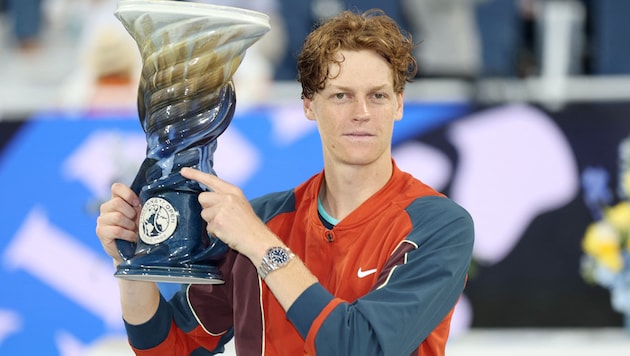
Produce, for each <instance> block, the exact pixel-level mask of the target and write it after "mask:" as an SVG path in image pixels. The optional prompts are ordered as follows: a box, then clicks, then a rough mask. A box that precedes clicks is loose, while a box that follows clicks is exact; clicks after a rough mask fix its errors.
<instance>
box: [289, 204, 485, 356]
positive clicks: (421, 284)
mask: <svg viewBox="0 0 630 356" xmlns="http://www.w3.org/2000/svg"><path fill="white" fill-rule="evenodd" d="M418 211H422V212H423V213H422V214H417V213H416V212H418ZM408 213H409V215H410V217H411V219H412V223H413V229H412V231H411V232H410V234H409V236H408V237H407V240H405V242H403V243H402V244H401V245H400V246H399V247H398V248H397V249H396V251H395V252H394V254H393V255H392V256H391V258H390V259H389V260H388V262H387V263H386V265H385V267H384V270H383V271H381V273H380V277H379V281H378V282H377V284H376V285H375V286H374V288H373V289H372V291H370V292H369V293H368V294H366V295H365V296H363V297H361V298H359V299H358V300H356V301H355V302H352V303H349V302H347V301H343V300H340V299H337V298H334V296H332V295H330V293H328V292H327V291H326V290H324V289H323V287H321V286H320V285H315V286H313V287H312V288H310V289H308V290H307V291H306V292H305V293H304V294H302V295H301V296H300V297H299V298H298V299H297V300H296V301H295V303H294V304H293V306H292V307H291V309H290V310H289V312H288V313H287V316H288V318H289V319H290V320H291V321H292V322H293V323H294V324H295V325H296V327H297V328H298V330H299V331H300V333H301V334H302V335H303V337H305V339H306V341H307V345H306V347H307V350H308V351H311V352H312V353H315V352H317V353H318V354H319V353H322V354H326V355H337V354H339V355H344V354H349V352H350V351H349V350H352V352H353V353H354V352H357V354H361V355H373V354H385V355H408V354H410V353H411V352H412V351H413V350H414V349H416V348H417V347H418V345H420V343H422V342H423V340H428V339H427V337H428V336H429V335H430V334H431V333H432V332H433V331H434V330H435V329H436V327H438V325H440V324H441V323H442V321H443V320H444V319H445V317H447V316H448V315H449V313H450V312H451V310H452V309H453V307H454V305H455V303H456V302H457V300H458V298H459V296H460V295H461V293H462V291H463V288H464V283H465V279H466V273H467V270H468V266H469V264H470V260H471V256H472V245H473V225H472V220H471V219H470V216H469V215H468V214H467V213H466V212H465V211H464V210H463V209H461V208H460V207H458V206H457V205H455V204H454V203H452V202H451V201H449V200H447V199H443V198H438V197H429V198H422V199H419V200H418V201H417V202H416V203H414V204H413V205H412V206H411V207H410V208H409V209H408ZM313 309H317V310H313ZM446 322H448V320H447V321H446ZM442 327H444V328H448V324H442V325H440V327H439V328H442ZM442 331H443V332H444V334H443V336H444V337H446V335H447V334H446V332H447V331H448V329H446V330H442ZM441 342H442V343H443V342H445V340H442V341H441ZM438 346H439V345H438ZM442 346H443V345H442Z"/></svg>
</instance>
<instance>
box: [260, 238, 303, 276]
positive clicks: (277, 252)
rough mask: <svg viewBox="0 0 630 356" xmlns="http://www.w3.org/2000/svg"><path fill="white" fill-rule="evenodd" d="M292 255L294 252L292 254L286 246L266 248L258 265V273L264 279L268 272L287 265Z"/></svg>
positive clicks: (293, 255)
mask: <svg viewBox="0 0 630 356" xmlns="http://www.w3.org/2000/svg"><path fill="white" fill-rule="evenodd" d="M294 257H295V254H293V252H291V250H290V249H289V248H288V247H283V246H273V247H270V248H268V249H267V251H266V252H265V254H264V255H263V257H262V259H261V261H260V264H259V265H258V268H257V271H258V275H259V276H260V278H262V279H263V280H264V279H265V278H267V275H268V274H269V273H271V272H273V271H276V270H278V269H280V268H283V267H285V266H286V265H288V264H289V262H291V260H293V258H294Z"/></svg>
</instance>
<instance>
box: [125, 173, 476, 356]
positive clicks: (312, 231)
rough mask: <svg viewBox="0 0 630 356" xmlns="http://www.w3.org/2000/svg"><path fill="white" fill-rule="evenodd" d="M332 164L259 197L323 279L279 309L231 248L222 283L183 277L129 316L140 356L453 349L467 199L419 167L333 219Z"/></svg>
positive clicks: (466, 252)
mask: <svg viewBox="0 0 630 356" xmlns="http://www.w3.org/2000/svg"><path fill="white" fill-rule="evenodd" d="M323 177H324V176H323V172H321V173H319V174H317V175H315V176H313V177H312V178H310V179H309V180H308V181H306V182H305V183H303V184H301V185H300V186H298V187H296V188H295V189H292V190H289V191H285V192H278V193H271V194H269V195H266V196H263V197H260V198H257V199H254V200H253V201H252V206H253V207H254V209H255V211H256V212H257V214H258V215H259V216H260V218H261V219H262V220H263V221H264V222H265V223H266V224H267V226H268V227H269V228H270V229H271V230H272V231H273V232H274V233H275V234H276V235H278V237H280V238H281V239H282V240H283V241H284V243H285V244H286V245H287V246H288V247H289V248H291V250H292V251H293V252H294V253H295V254H296V255H298V256H299V257H300V259H301V260H302V261H303V262H304V263H305V264H306V266H307V267H308V268H309V269H310V271H311V272H312V273H313V274H314V275H315V276H316V277H317V278H318V280H319V282H318V283H316V284H314V285H313V286H311V287H309V288H308V289H307V290H306V291H304V292H303V293H302V295H300V296H299V298H298V299H297V300H296V301H295V303H294V304H293V305H292V306H291V308H290V309H289V310H288V312H286V313H285V311H284V310H283V309H282V307H281V306H280V304H279V303H278V301H277V300H276V299H275V297H274V296H273V294H272V293H271V292H270V291H269V289H268V288H267V286H266V285H265V283H264V281H262V280H261V279H260V278H259V276H258V274H257V272H256V267H255V266H253V265H252V263H251V262H250V261H249V259H248V258H246V257H245V256H243V255H240V254H238V253H237V252H235V251H230V252H229V253H228V255H227V257H226V258H225V260H224V261H223V262H222V264H221V267H220V269H221V272H222V273H223V276H224V277H225V280H226V281H225V284H221V285H188V286H184V287H183V288H182V290H181V291H180V292H178V293H177V294H176V295H175V296H174V297H173V298H172V299H171V300H169V301H166V300H165V299H164V298H161V301H160V304H159V307H158V310H157V312H156V314H155V315H154V316H153V318H152V319H150V320H149V321H148V322H146V323H145V324H142V325H136V326H134V325H129V324H125V326H126V329H127V334H128V337H129V343H130V345H131V346H132V348H133V349H134V351H135V352H136V354H138V355H160V356H162V355H212V354H215V353H221V352H222V351H223V350H224V345H225V344H226V343H227V342H228V341H229V340H230V339H232V338H234V343H235V347H236V352H237V354H238V355H245V356H249V355H266V356H275V355H291V356H294V355H303V354H305V355H343V356H349V355H361V356H367V355H395V356H400V355H423V356H438V355H444V349H445V346H446V341H447V338H448V334H449V328H450V320H451V316H452V313H453V308H454V306H455V304H456V302H457V300H458V298H459V297H460V296H461V294H462V292H463V289H464V285H465V283H466V276H467V271H468V267H469V264H470V261H471V256H472V247H473V239H474V238H473V235H474V234H473V222H472V219H471V217H470V215H469V214H468V213H467V212H466V210H465V209H463V208H462V207H461V206H459V205H457V204H456V203H454V202H453V201H452V200H450V199H448V198H447V197H445V196H444V195H442V194H440V193H438V192H436V191H435V190H433V189H432V188H430V187H429V186H427V185H425V184H423V183H422V182H420V181H419V180H417V179H415V178H414V177H412V176H411V175H409V174H407V173H405V172H403V171H401V170H399V168H398V167H397V166H396V165H395V164H394V171H393V175H392V177H391V179H390V180H389V182H388V183H387V184H386V185H385V186H384V187H383V188H382V189H381V190H380V191H378V192H377V193H376V194H374V195H373V196H372V197H371V198H369V199H368V200H367V201H365V202H364V203H363V204H362V205H361V206H359V207H358V208H357V209H356V210H355V211H353V212H352V213H351V214H350V215H348V216H347V217H346V218H344V219H343V220H341V221H340V222H339V223H338V224H337V225H336V226H334V228H332V229H328V228H326V227H325V226H324V225H323V224H322V221H321V220H320V217H319V215H318V209H317V197H318V192H319V188H320V186H321V184H322V180H323Z"/></svg>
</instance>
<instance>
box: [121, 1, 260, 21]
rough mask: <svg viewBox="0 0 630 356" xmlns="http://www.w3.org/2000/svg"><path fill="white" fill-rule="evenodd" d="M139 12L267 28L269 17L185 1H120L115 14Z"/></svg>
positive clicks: (239, 9)
mask: <svg viewBox="0 0 630 356" xmlns="http://www.w3.org/2000/svg"><path fill="white" fill-rule="evenodd" d="M128 12H141V13H152V14H160V13H161V14H166V15H169V14H170V15H199V16H205V17H222V18H228V19H234V20H237V21H239V22H250V23H257V24H259V25H261V26H264V27H267V28H269V27H270V25H269V15H267V14H265V13H263V12H259V11H255V10H250V9H245V8H241V7H236V6H226V5H216V4H208V3H196V2H187V1H164V0H120V1H119V2H118V5H117V6H116V10H115V14H119V13H128Z"/></svg>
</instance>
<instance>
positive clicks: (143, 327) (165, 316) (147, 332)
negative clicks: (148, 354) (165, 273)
mask: <svg viewBox="0 0 630 356" xmlns="http://www.w3.org/2000/svg"><path fill="white" fill-rule="evenodd" d="M172 320H173V313H172V312H171V308H170V306H169V305H168V302H167V301H166V300H164V298H163V297H162V296H161V295H160V304H159V305H158V309H157V311H156V312H155V314H154V315H153V317H152V318H151V319H149V321H147V322H146V323H144V324H140V325H131V324H129V323H127V322H126V321H125V329H126V330H127V337H128V338H129V343H130V344H131V346H133V347H135V348H137V349H140V350H146V349H150V348H153V347H155V346H157V345H159V344H160V343H161V342H162V341H164V340H166V337H167V336H168V332H169V330H170V329H171V323H172Z"/></svg>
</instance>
